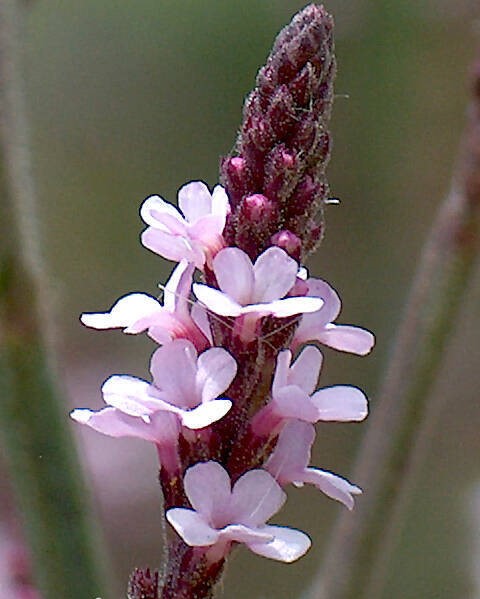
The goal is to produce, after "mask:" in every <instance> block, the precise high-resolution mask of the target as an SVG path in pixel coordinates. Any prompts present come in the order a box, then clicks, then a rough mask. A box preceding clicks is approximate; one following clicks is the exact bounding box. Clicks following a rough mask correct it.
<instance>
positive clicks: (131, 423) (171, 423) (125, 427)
mask: <svg viewBox="0 0 480 599" xmlns="http://www.w3.org/2000/svg"><path fill="white" fill-rule="evenodd" d="M70 416H71V417H72V418H73V420H75V421H76V422H80V423H81V424H86V425H87V426H89V427H90V428H93V429H94V430H96V431H97V432H99V433H103V434H104V435H108V436H110V437H136V438H138V439H144V440H146V441H151V442H153V443H157V444H159V445H161V444H168V443H174V442H175V440H176V438H177V436H178V427H177V426H176V425H175V420H171V419H169V417H168V415H167V417H166V418H165V417H163V416H164V415H163V414H162V415H161V417H157V418H155V419H154V420H152V421H150V422H146V421H145V420H143V419H142V418H138V417H136V416H131V415H128V414H125V413H123V412H121V411H120V410H117V409H116V408H112V407H107V408H103V409H102V410H99V411H98V412H93V411H92V410H86V409H78V410H73V412H72V413H71V414H70Z"/></svg>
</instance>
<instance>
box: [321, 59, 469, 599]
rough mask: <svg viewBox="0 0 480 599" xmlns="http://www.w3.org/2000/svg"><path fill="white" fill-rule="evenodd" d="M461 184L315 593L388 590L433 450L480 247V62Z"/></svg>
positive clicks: (333, 598) (332, 598) (344, 598)
mask: <svg viewBox="0 0 480 599" xmlns="http://www.w3.org/2000/svg"><path fill="white" fill-rule="evenodd" d="M474 94H475V97H474V102H473V103H472V107H471V113H470V120H469V124H468V127H467V131H466V135H465V139H464V143H463V146H462V151H461V154H460V158H459V162H458V167H457V170H456V174H455V177H454V180H453V184H452V189H451V191H450V193H449V195H448V196H447V198H446V199H445V201H444V203H443V204H442V206H441V207H440V209H439V213H438V215H437V218H436V219H435V222H434V224H433V226H432V229H431V233H430V235H429V238H428V240H427V242H426V244H425V247H424V251H423V254H422V257H421V260H420V264H419V268H418V271H417V274H416V276H415V279H414V282H413V286H412V290H411V293H410V297H409V300H408V303H407V307H406V311H405V315H404V319H403V322H402V324H401V326H400V330H399V332H398V336H397V340H396V344H395V346H394V349H393V353H392V357H391V361H390V365H389V367H388V369H387V373H386V377H385V380H384V383H383V385H382V387H381V390H380V393H379V396H378V398H377V400H376V407H375V409H374V410H373V413H372V416H371V418H370V425H369V429H368V432H367V435H366V438H365V441H364V444H363V446H362V449H361V452H360V457H359V459H358V462H357V465H356V468H355V473H354V480H356V481H357V482H358V483H359V484H360V485H361V486H363V487H364V489H365V490H366V493H365V496H364V497H363V498H362V500H361V501H359V504H358V508H357V509H356V511H355V513H354V514H353V515H352V514H342V516H341V517H340V518H339V521H338V523H337V526H336V527H335V530H334V533H333V538H332V541H331V543H330V545H329V552H328V555H327V559H326V562H325V567H324V569H323V571H322V573H321V578H320V579H319V580H318V581H317V584H316V590H315V593H314V594H313V596H314V597H320V598H322V599H327V598H328V599H353V598H355V599H361V598H366V597H368V598H369V599H376V598H378V597H381V596H382V591H383V586H384V581H385V574H386V569H387V566H388V563H389V558H390V555H391V553H392V550H393V548H394V545H395V541H396V539H397V538H398V532H399V530H400V521H401V515H403V513H404V509H405V506H406V503H407V501H406V498H407V495H408V490H409V489H410V488H411V486H412V482H413V480H414V476H415V471H416V470H417V467H418V464H419V462H420V460H421V457H422V456H421V455H419V454H418V449H419V448H420V445H422V446H423V447H425V445H426V443H425V439H424V436H425V435H424V431H425V430H426V428H427V426H428V419H427V418H426V414H427V413H428V414H430V413H431V412H432V411H433V408H434V404H435V403H436V401H437V400H436V398H433V397H431V395H430V391H431V389H432V387H433V383H434V382H435V379H436V376H437V374H438V371H439V368H440V366H441V363H442V358H443V354H444V350H445V348H446V345H447V343H448V340H449V337H450V334H451V332H452V329H453V327H454V326H455V322H456V315H457V312H458V310H459V308H460V307H461V304H462V299H463V295H464V292H465V290H466V288H467V286H468V283H469V281H470V279H471V276H472V274H473V272H474V267H475V264H476V258H477V256H478V250H479V245H480V244H479V235H480V234H479V219H480V69H479V71H478V73H477V74H476V78H475V86H474Z"/></svg>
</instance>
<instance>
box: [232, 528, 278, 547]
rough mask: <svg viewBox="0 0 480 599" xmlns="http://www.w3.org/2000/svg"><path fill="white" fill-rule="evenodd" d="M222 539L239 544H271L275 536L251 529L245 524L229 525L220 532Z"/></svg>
mask: <svg viewBox="0 0 480 599" xmlns="http://www.w3.org/2000/svg"><path fill="white" fill-rule="evenodd" d="M220 536H221V537H222V539H228V540H229V541H236V542H237V543H245V544H246V545H248V544H249V543H269V542H270V541H273V536H272V535H271V534H269V533H267V532H264V531H263V530H262V531H260V530H259V529H258V528H250V527H249V526H245V525H243V524H229V525H228V526H226V527H225V528H223V529H222V530H221V531H220Z"/></svg>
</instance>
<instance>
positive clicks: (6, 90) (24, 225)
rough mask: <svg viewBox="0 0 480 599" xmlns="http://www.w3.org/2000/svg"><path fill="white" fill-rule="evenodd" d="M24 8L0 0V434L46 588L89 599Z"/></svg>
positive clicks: (91, 584) (90, 543) (93, 583)
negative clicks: (46, 244)
mask: <svg viewBox="0 0 480 599" xmlns="http://www.w3.org/2000/svg"><path fill="white" fill-rule="evenodd" d="M22 8H24V6H23V4H22V3H21V2H16V1H15V0H0V126H1V129H0V131H1V142H0V144H1V145H0V152H1V153H0V158H1V171H0V195H1V201H0V208H1V214H0V335H1V344H0V397H1V401H0V434H1V437H2V438H1V440H2V445H3V446H4V448H5V450H6V455H7V462H8V466H9V474H10V476H11V478H12V482H13V486H14V490H15V493H16V502H17V505H18V508H19V513H20V515H21V519H22V521H23V523H24V525H25V532H26V536H27V540H28V542H29V544H30V546H31V550H32V551H31V553H32V557H33V561H34V563H33V568H34V573H35V577H36V584H37V586H38V589H39V591H40V593H41V594H42V597H44V599H50V598H52V599H53V598H54V597H69V598H72V599H75V598H78V599H85V598H87V597H90V598H92V599H93V598H94V597H99V596H100V595H101V592H102V588H101V586H100V583H99V573H98V563H99V561H98V556H97V549H98V543H97V539H94V537H93V536H92V527H91V525H90V522H89V519H88V518H87V516H86V504H85V498H84V495H83V492H82V484H81V478H82V476H81V471H80V468H79V464H78V460H77V458H76V456H75V452H74V448H73V444H72V441H71V438H70V434H69V432H68V430H67V414H66V412H67V406H65V405H64V406H62V405H61V402H60V400H59V396H58V394H57V391H56V386H55V384H54V378H55V374H54V371H53V370H52V360H51V356H50V354H49V352H48V351H47V346H48V343H47V336H48V334H50V333H48V334H47V331H48V322H49V314H48V310H47V308H48V306H49V298H48V296H47V294H46V292H45V288H46V277H45V272H44V268H43V264H42V252H41V248H40V243H39V232H38V225H37V222H38V219H37V214H36V212H37V206H36V199H35V191H34V185H33V181H32V177H31V174H30V159H29V154H28V149H27V141H28V135H27V130H26V125H25V114H24V96H23V93H22V82H21V80H20V77H19V61H18V55H19V48H18V37H19V33H20V32H19V29H20V25H21V20H22V14H21V11H22ZM103 596H105V595H103Z"/></svg>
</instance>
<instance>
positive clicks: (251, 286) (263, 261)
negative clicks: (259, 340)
mask: <svg viewBox="0 0 480 599" xmlns="http://www.w3.org/2000/svg"><path fill="white" fill-rule="evenodd" d="M213 271H214V273H215V277H216V279H217V283H218V286H219V289H214V288H213V287H208V286H207V285H203V284H200V283H194V285H193V292H194V293H195V295H196V296H197V298H198V300H199V301H200V302H201V303H202V304H203V305H204V306H206V307H207V308H208V309H209V310H210V311H211V312H214V313H215V314H218V315H220V316H233V317H243V321H242V324H243V330H244V331H247V334H246V335H244V336H245V337H246V338H250V337H252V336H253V332H254V325H255V323H256V321H257V320H258V319H260V318H262V317H263V316H269V315H271V316H275V317H277V318H285V317H287V316H293V315H295V314H302V313H304V312H314V311H315V310H318V309H319V308H320V307H321V306H322V304H323V301H322V300H321V299H320V298H313V297H303V296H302V297H286V296H287V294H288V293H289V292H290V291H291V290H292V288H293V287H294V285H295V284H296V281H297V271H298V264H297V262H295V260H293V259H292V258H290V256H289V255H288V254H287V253H286V252H285V251H284V250H282V249H280V248H278V247H276V246H273V247H270V248H268V249H267V250H265V252H263V254H260V256H259V257H258V258H257V260H256V261H255V264H252V261H251V260H250V258H249V257H248V255H247V254H246V253H245V252H243V251H242V250H240V249H239V248H233V247H229V248H225V249H223V250H221V251H220V252H219V253H218V254H217V255H216V256H215V258H214V260H213Z"/></svg>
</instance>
